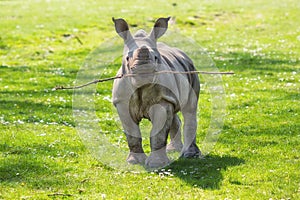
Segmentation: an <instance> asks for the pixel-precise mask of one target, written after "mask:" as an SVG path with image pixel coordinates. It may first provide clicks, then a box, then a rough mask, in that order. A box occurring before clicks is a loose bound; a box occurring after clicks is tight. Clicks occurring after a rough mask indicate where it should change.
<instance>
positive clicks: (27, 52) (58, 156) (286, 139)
mask: <svg viewBox="0 0 300 200" xmlns="http://www.w3.org/2000/svg"><path fill="white" fill-rule="evenodd" d="M0 7H1V12H0V199H63V198H65V199H300V181H299V180H300V170H299V169H300V135H299V134H300V118H299V113H300V101H299V100H300V75H299V74H300V59H299V55H300V49H299V45H300V28H299V9H300V3H299V2H298V1H296V0H288V1H277V0H276V1H270V0H266V1H250V0H249V1H238V2H236V1H231V0H230V1H203V2H197V3H195V1H167V2H166V1H144V2H141V3H140V2H139V3H136V1H126V3H125V1H124V3H122V2H119V3H114V2H113V1H90V0H88V1H75V0H74V1H56V0H54V1H33V0H28V1H0ZM112 16H114V17H123V18H126V19H127V21H128V22H129V23H130V25H132V26H137V28H145V27H146V28H147V27H151V26H152V25H153V20H154V19H156V18H158V17H161V16H174V17H176V23H175V24H174V25H170V29H173V30H174V29H176V28H177V29H180V31H181V34H184V35H186V36H190V37H192V38H193V39H194V40H195V41H197V43H198V44H199V45H201V46H202V47H203V48H205V49H206V50H207V52H208V53H209V55H210V56H211V57H212V59H213V60H214V62H215V63H216V65H217V66H218V68H219V70H220V71H234V72H235V75H232V76H223V85H224V88H225V89H226V101H227V111H226V113H227V115H226V119H225V123H224V128H223V130H222V134H221V136H220V138H219V140H218V142H217V144H216V146H215V148H214V150H213V152H211V154H210V155H209V156H207V157H206V158H205V159H199V160H198V159H192V160H177V161H175V162H174V163H172V164H171V165H170V166H168V167H167V168H166V169H163V170H160V171H154V172H148V173H131V172H126V171H121V170H118V169H112V168H110V167H109V166H106V165H104V164H102V163H101V162H100V161H98V160H97V159H95V157H93V155H92V154H91V153H90V152H89V151H88V150H87V148H86V147H85V146H84V144H83V142H82V141H81V139H80V137H79V136H78V134H77V129H76V122H75V120H74V118H73V110H72V95H73V91H52V90H51V89H52V88H53V87H54V86H56V85H72V84H73V83H74V81H75V80H76V75H77V72H78V70H79V69H80V67H81V66H82V64H83V63H84V62H85V59H86V58H87V57H88V55H89V53H90V52H92V51H94V50H95V49H96V48H97V47H99V45H101V43H102V42H104V41H105V40H106V38H112V37H114V36H115V35H116V33H115V32H114V27H113V23H112V21H111V17H112ZM76 37H78V38H79V39H80V41H81V42H82V44H81V43H80V42H79V41H78V40H77V39H76ZM119 64H120V62H119V60H118V59H117V60H116V64H114V65H113V66H111V67H110V68H107V71H106V72H107V76H111V75H114V74H115V72H116V68H117V66H118V65H119ZM200 78H201V77H200ZM111 87H112V83H111V82H107V83H101V85H100V84H99V85H98V86H97V95H96V97H95V102H96V111H97V116H98V117H99V119H101V121H100V127H101V130H99V132H100V133H102V134H106V136H107V138H109V140H110V141H111V142H113V143H115V144H116V145H118V147H119V148H121V149H125V150H126V148H127V147H126V141H125V137H124V136H123V134H122V128H121V126H120V123H119V122H118V121H116V120H115V118H114V117H115V116H116V115H117V114H116V111H115V109H114V108H113V106H112V105H111V103H110V102H109V101H108V99H109V98H110V95H111ZM209 98H210V96H209V94H208V92H207V91H205V90H203V91H202V92H201V97H200V102H199V107H200V109H199V110H200V112H199V117H200V120H199V130H198V138H199V141H198V143H199V144H200V143H201V139H203V137H204V136H205V133H206V130H207V128H208V125H209V122H210V111H211V108H210V106H211V105H210V100H209ZM148 127H149V124H147V123H146V122H145V125H144V129H143V130H145V131H144V132H146V131H147V129H148ZM100 133H99V134H100ZM143 134H144V135H143V136H144V137H145V138H147V135H146V134H145V133H143ZM147 145H148V146H147ZM145 146H146V148H148V149H149V143H148V144H147V143H146V144H145Z"/></svg>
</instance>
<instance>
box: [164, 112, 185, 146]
mask: <svg viewBox="0 0 300 200" xmlns="http://www.w3.org/2000/svg"><path fill="white" fill-rule="evenodd" d="M180 128H181V121H180V119H179V117H178V115H177V114H175V115H174V118H173V121H172V125H171V128H170V138H171V141H170V144H168V145H167V151H168V152H169V151H178V152H180V151H181V150H182V146H183V145H182V141H181V130H180Z"/></svg>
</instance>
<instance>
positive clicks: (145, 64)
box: [130, 59, 156, 74]
mask: <svg viewBox="0 0 300 200" xmlns="http://www.w3.org/2000/svg"><path fill="white" fill-rule="evenodd" d="M130 70H131V72H132V73H135V74H143V73H154V72H155V71H156V65H155V64H154V63H153V61H152V60H150V59H149V60H145V59H143V60H138V59H137V60H135V61H134V63H133V65H132V66H131V67H130Z"/></svg>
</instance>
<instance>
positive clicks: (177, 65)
mask: <svg viewBox="0 0 300 200" xmlns="http://www.w3.org/2000/svg"><path fill="white" fill-rule="evenodd" d="M169 19H170V18H160V19H158V20H157V21H156V23H155V25H154V27H153V29H152V31H151V33H150V34H147V33H146V32H145V31H143V30H140V31H138V32H137V33H136V34H135V35H134V36H132V35H131V33H130V31H129V27H128V24H127V22H126V21H125V20H123V19H114V18H113V21H114V23H115V28H116V32H117V33H118V34H119V35H120V37H121V38H123V40H124V52H123V62H122V67H121V68H120V70H119V72H118V74H119V75H120V74H136V76H134V77H123V78H121V79H116V80H115V81H114V86H113V104H114V105H115V107H116V108H117V111H118V114H119V117H120V120H121V122H122V126H123V128H124V132H125V134H126V137H127V142H128V146H129V149H130V153H129V156H128V158H127V162H128V163H131V164H142V165H146V167H150V168H156V167H163V166H165V165H167V164H168V163H169V162H170V161H169V158H168V157H167V154H166V151H172V150H177V151H181V156H182V157H187V158H189V157H198V156H199V155H200V150H199V148H198V147H197V145H196V129H197V119H196V112H197V102H198V96H199V91H200V83H199V79H198V76H197V75H196V74H189V75H187V74H185V75H182V74H170V73H164V74H153V72H156V71H162V70H172V71H193V70H195V68H194V66H193V63H192V61H191V59H190V58H189V57H188V56H187V55H186V54H185V53H183V52H182V51H181V50H179V49H176V48H171V47H169V46H167V45H166V44H163V43H157V39H158V38H159V37H161V36H162V35H163V34H164V33H165V32H166V30H167V28H168V20H169ZM179 111H181V112H182V115H183V119H184V128H183V132H184V144H182V141H181V133H180V132H181V131H180V126H181V121H180V119H179V117H178V115H177V114H176V113H177V112H179ZM143 118H146V119H149V120H150V121H151V123H152V129H151V132H150V145H151V154H150V155H149V157H148V158H147V156H146V154H145V153H144V151H143V148H142V138H141V132H140V129H139V122H140V121H141V120H142V119H143ZM169 133H170V138H171V142H170V144H168V145H167V137H168V134H169Z"/></svg>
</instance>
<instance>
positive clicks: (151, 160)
mask: <svg viewBox="0 0 300 200" xmlns="http://www.w3.org/2000/svg"><path fill="white" fill-rule="evenodd" d="M169 163H170V160H169V158H168V156H167V154H166V153H164V154H160V153H154V152H152V153H151V154H150V156H149V157H148V158H147V159H146V163H145V164H146V167H147V168H150V169H153V168H161V167H165V166H167V165H168V164H169Z"/></svg>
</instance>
